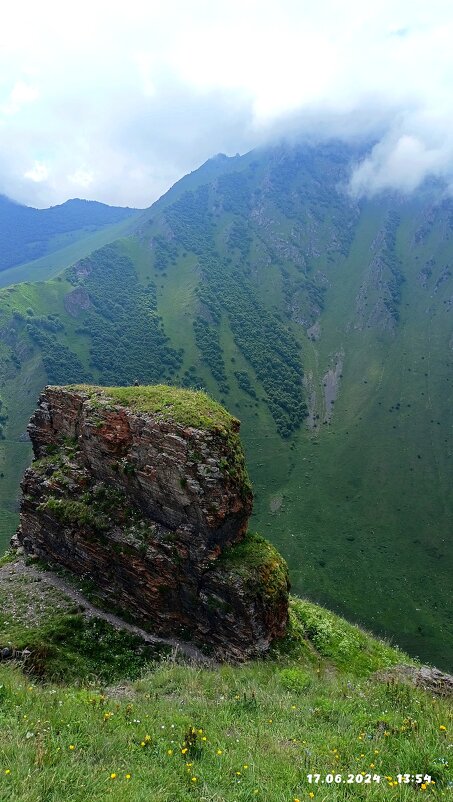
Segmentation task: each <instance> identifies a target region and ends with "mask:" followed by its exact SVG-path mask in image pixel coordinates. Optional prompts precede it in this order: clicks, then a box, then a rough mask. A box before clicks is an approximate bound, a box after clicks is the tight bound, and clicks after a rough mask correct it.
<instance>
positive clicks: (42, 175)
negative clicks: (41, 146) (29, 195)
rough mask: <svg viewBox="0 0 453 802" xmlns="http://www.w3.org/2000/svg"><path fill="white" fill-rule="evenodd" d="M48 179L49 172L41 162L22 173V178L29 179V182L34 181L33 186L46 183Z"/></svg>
mask: <svg viewBox="0 0 453 802" xmlns="http://www.w3.org/2000/svg"><path fill="white" fill-rule="evenodd" d="M48 177H49V171H48V169H47V167H46V165H45V164H43V163H42V162H35V163H34V165H33V167H32V169H31V170H27V171H26V172H25V173H24V178H29V179H30V181H34V182H35V184H41V183H42V182H43V181H47V179H48Z"/></svg>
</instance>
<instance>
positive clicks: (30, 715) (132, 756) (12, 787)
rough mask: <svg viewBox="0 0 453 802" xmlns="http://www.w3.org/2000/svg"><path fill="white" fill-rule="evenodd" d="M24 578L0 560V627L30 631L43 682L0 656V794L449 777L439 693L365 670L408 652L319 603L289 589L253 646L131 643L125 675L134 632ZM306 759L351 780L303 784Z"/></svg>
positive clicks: (390, 785) (83, 796)
mask: <svg viewBox="0 0 453 802" xmlns="http://www.w3.org/2000/svg"><path fill="white" fill-rule="evenodd" d="M21 585H22V586H21V588H20V589H19V588H13V590H11V582H8V565H5V566H4V567H3V568H2V569H0V599H1V601H2V605H1V606H2V609H3V610H5V612H4V613H3V614H2V615H1V616H0V640H1V643H2V644H4V643H5V642H7V641H11V642H12V643H13V645H18V646H19V645H20V646H21V648H23V646H24V645H27V644H29V645H30V644H31V645H32V649H33V650H34V653H35V654H36V653H39V654H41V659H40V660H39V661H38V666H39V671H40V673H41V674H42V672H43V671H44V672H45V673H44V678H45V679H46V680H47V682H46V684H41V682H40V681H38V680H37V678H36V677H35V676H33V675H28V676H24V675H23V674H22V673H21V671H20V670H19V669H18V668H17V667H16V668H15V667H14V666H12V665H11V664H6V663H5V664H3V665H1V666H0V699H1V707H0V718H1V724H2V727H1V735H0V799H1V800H3V799H4V800H6V799H8V800H11V802H19V801H20V802H38V800H42V799H43V798H45V799H46V800H47V802H60V801H63V800H64V801H65V802H66V800H67V801H68V802H69V800H70V801H71V802H86V800H87V799H96V800H104V799H105V800H107V799H109V800H117V801H118V802H127V800H130V801H131V802H142V800H143V801H144V800H147V799H153V802H187V800H189V799H194V800H197V799H199V800H208V799H209V800H212V802H214V800H215V802H250V800H252V799H258V800H262V802H267V800H269V799H270V798H271V799H272V800H275V802H293V801H294V800H295V799H300V800H302V799H309V798H310V796H309V794H310V792H311V793H313V794H314V795H315V796H314V798H316V799H319V800H327V799H328V800H338V801H339V800H347V799H357V800H361V799H367V800H382V799H393V798H398V799H402V800H406V799H407V800H409V799H412V798H413V794H414V786H413V785H410V786H406V785H402V786H401V785H398V784H397V780H396V775H397V774H398V772H401V773H404V772H407V771H409V772H412V773H417V772H421V773H423V774H424V773H425V772H426V773H427V774H430V775H431V777H432V779H433V780H434V781H435V782H434V783H431V784H427V785H426V787H425V788H423V789H422V791H420V792H423V793H424V794H425V795H426V796H427V797H429V798H433V799H437V798H439V799H441V798H443V796H444V795H445V794H448V793H449V791H448V783H449V782H451V780H452V775H451V769H450V768H449V767H448V758H449V751H448V744H449V740H450V732H451V727H452V726H453V719H452V714H451V713H452V711H451V705H450V704H448V702H447V701H446V700H442V699H440V698H438V699H436V698H433V697H432V696H431V695H430V694H427V693H425V692H423V691H420V690H415V689H413V688H411V687H409V686H407V685H403V684H402V683H398V682H397V683H387V682H385V680H382V679H381V680H380V679H378V678H377V677H376V676H375V675H374V672H375V671H376V670H378V669H382V668H386V667H389V666H391V665H393V664H399V663H401V662H408V658H407V656H406V655H404V653H402V652H399V651H397V650H394V649H392V648H391V647H389V646H388V645H387V644H385V643H383V642H381V641H378V640H376V639H375V638H372V637H370V636H369V635H368V634H367V633H366V632H364V631H362V630H361V629H359V628H358V627H355V626H351V625H350V624H348V623H347V622H345V621H344V620H342V619H340V618H338V617H337V616H336V615H334V614H332V613H329V612H327V611H326V610H324V609H323V608H321V607H318V606H316V605H314V604H312V603H310V602H307V601H303V600H301V599H293V600H292V602H291V617H290V620H291V625H290V630H289V634H288V636H287V638H286V639H285V640H284V641H283V642H281V643H280V644H279V646H278V649H277V648H275V649H274V652H273V654H272V655H271V657H270V658H269V659H267V660H265V661H261V662H258V661H257V662H251V663H249V664H247V665H245V666H238V667H234V666H226V665H225V666H222V667H219V666H216V667H215V668H214V669H209V668H203V669H202V668H200V667H198V666H190V665H184V664H179V663H178V660H177V659H175V657H174V656H171V657H170V658H169V659H164V660H163V661H158V662H156V663H155V664H152V665H150V664H149V662H148V658H147V657H146V656H144V655H142V658H141V666H142V669H141V670H142V674H141V676H139V678H138V679H137V672H139V674H140V657H139V654H140V651H139V649H138V648H137V647H138V644H134V643H132V642H131V639H130V638H128V636H125V635H119V634H118V633H115V632H114V631H113V630H111V628H109V627H108V626H107V625H104V626H102V627H101V624H100V623H99V621H98V620H93V621H91V623H90V624H87V623H86V622H85V624H84V625H83V624H80V622H79V620H78V619H79V618H80V616H78V615H77V613H76V611H74V610H72V609H71V603H70V602H69V604H68V603H66V602H65V598H64V595H62V594H61V593H60V592H57V591H54V590H52V591H50V590H49V589H47V591H44V590H43V589H42V588H41V589H39V588H40V583H38V582H36V581H35V582H34V583H32V585H30V582H27V578H26V576H23V577H22V583H21ZM36 593H38V596H39V598H38V597H36V598H35V599H34V602H33V605H32V608H30V604H31V601H32V598H33V594H35V595H36ZM11 594H13V599H12V600H11V598H10V597H11ZM31 609H32V611H33V612H32V613H31V612H30V610H31ZM101 623H102V622H101ZM87 627H88V629H87ZM96 628H97V634H96V639H95V642H96V644H97V647H98V648H97V651H96V652H93V648H92V647H93V634H94V630H96ZM87 638H88V639H87ZM90 638H91V640H90ZM41 642H42V646H40V643H41ZM43 649H44V650H43ZM112 655H113V656H114V659H113V660H112ZM65 670H66V675H65ZM119 670H120V674H119V673H118V671H119ZM53 671H57V673H58V675H59V676H60V684H52V681H50V682H49V680H51V675H52V672H53ZM121 672H122V673H121ZM128 675H129V676H132V677H135V680H132V681H130V680H129V681H128V680H127V676H128ZM99 676H101V677H103V682H99V679H98V678H99ZM87 677H89V678H88V679H87ZM78 679H79V680H82V681H81V682H79V681H78ZM68 680H69V682H71V681H72V683H73V684H68ZM112 681H116V682H117V683H118V682H119V683H120V684H119V685H116V686H115V685H112V684H111V683H112ZM109 682H110V685H108V683H109ZM106 684H107V686H108V687H106ZM191 728H194V729H195V730H196V732H195V733H194V734H193V735H192V736H191V737H190V738H189V740H188V742H187V735H188V733H189V731H190V729H191ZM185 740H186V744H185V743H184V742H185ZM184 750H186V751H184ZM310 772H311V773H315V772H318V773H320V774H321V776H322V777H323V778H324V777H325V776H326V775H327V774H328V773H333V774H337V773H341V774H342V775H343V777H344V779H345V780H346V779H347V778H348V777H349V775H352V778H353V779H354V782H352V783H348V782H345V783H342V784H340V785H333V786H331V787H326V785H325V784H324V785H322V784H320V785H316V784H311V785H310V783H309V781H308V779H307V774H308V773H310ZM357 775H360V777H363V784H361V783H358V782H356V777H357ZM367 775H369V777H370V781H369V782H368V777H367ZM373 777H379V778H380V780H379V781H378V780H376V779H375V780H373V779H372V778H373Z"/></svg>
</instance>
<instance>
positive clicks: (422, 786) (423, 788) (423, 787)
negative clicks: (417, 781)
mask: <svg viewBox="0 0 453 802" xmlns="http://www.w3.org/2000/svg"><path fill="white" fill-rule="evenodd" d="M420 788H421V789H422V791H426V783H422V784H421V786H420Z"/></svg>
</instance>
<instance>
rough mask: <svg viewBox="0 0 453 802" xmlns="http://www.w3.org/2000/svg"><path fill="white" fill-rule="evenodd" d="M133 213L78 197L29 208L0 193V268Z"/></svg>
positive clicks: (43, 253)
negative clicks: (55, 204)
mask: <svg viewBox="0 0 453 802" xmlns="http://www.w3.org/2000/svg"><path fill="white" fill-rule="evenodd" d="M137 213H138V210H137V209H129V208H121V207H116V206H107V205H106V204H105V203H98V202H97V201H87V200H80V199H79V198H74V199H72V200H68V201H66V203H63V204H61V205H59V206H52V207H51V208H50V209H33V208H32V207H29V206H24V205H22V204H19V203H16V202H15V201H12V200H11V199H10V198H7V197H6V196H5V195H0V271H3V270H7V269H8V268H12V267H16V266H17V265H20V264H23V263H27V262H31V261H34V260H35V259H39V258H41V257H43V256H46V255H48V254H51V253H54V252H55V251H57V250H59V249H60V248H63V247H66V246H68V245H70V244H71V243H73V242H76V241H77V240H79V239H81V238H82V237H86V236H87V235H88V234H92V233H94V232H96V231H99V230H100V229H102V228H105V227H106V226H109V225H112V224H114V223H120V222H122V221H124V220H126V219H127V218H130V217H134V216H136V215H137Z"/></svg>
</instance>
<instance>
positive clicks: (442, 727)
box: [439, 724, 447, 732]
mask: <svg viewBox="0 0 453 802" xmlns="http://www.w3.org/2000/svg"><path fill="white" fill-rule="evenodd" d="M439 729H440V730H442V732H447V728H446V727H444V725H443V724H441V725H440V727H439Z"/></svg>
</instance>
